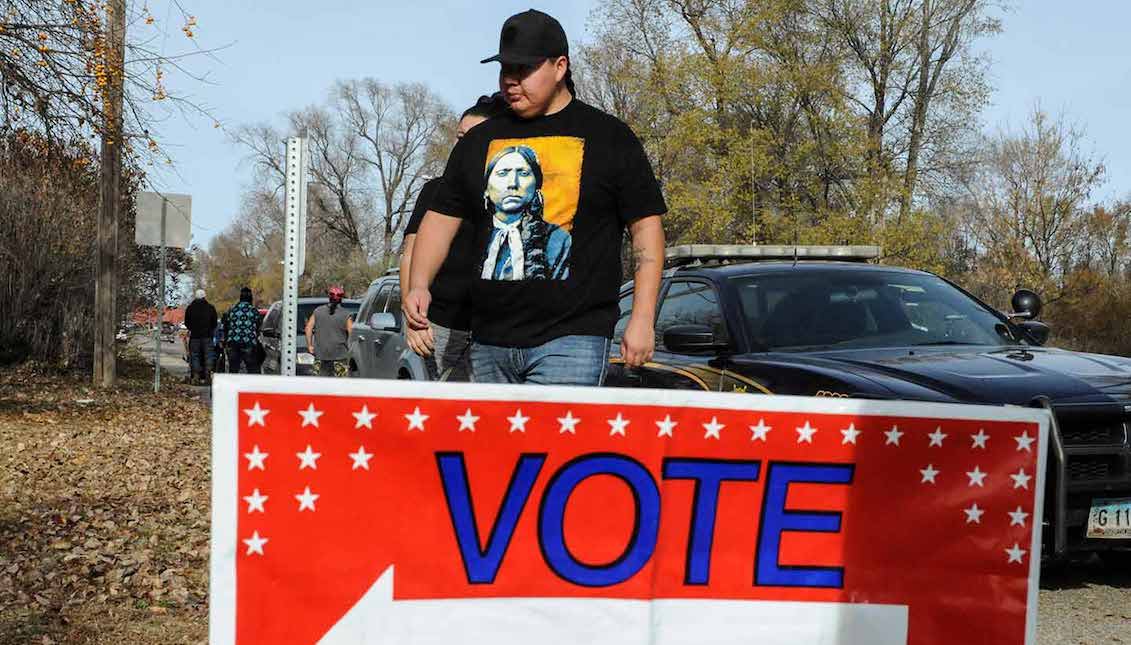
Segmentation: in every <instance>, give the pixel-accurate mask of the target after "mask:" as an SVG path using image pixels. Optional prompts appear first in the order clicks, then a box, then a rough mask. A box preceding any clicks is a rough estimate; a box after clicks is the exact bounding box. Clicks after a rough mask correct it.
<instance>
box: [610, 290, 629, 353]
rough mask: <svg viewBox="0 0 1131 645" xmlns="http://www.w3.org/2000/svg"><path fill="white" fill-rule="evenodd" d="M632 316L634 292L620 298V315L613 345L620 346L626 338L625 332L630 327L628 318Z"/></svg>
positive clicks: (614, 330)
mask: <svg viewBox="0 0 1131 645" xmlns="http://www.w3.org/2000/svg"><path fill="white" fill-rule="evenodd" d="M631 315H632V292H631V291H629V292H628V293H626V294H624V295H623V296H621V297H620V314H619V315H618V317H617V324H616V327H614V328H613V345H619V344H620V341H621V339H623V338H624V330H625V328H626V327H628V318H629V316H631Z"/></svg>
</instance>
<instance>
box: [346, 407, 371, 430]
mask: <svg viewBox="0 0 1131 645" xmlns="http://www.w3.org/2000/svg"><path fill="white" fill-rule="evenodd" d="M350 414H352V415H353V418H354V419H356V420H357V423H355V424H353V427H354V428H362V427H365V428H369V429H370V430H372V429H373V419H374V417H376V416H377V413H376V412H370V411H369V406H368V405H363V406H361V409H360V410H358V411H357V412H350Z"/></svg>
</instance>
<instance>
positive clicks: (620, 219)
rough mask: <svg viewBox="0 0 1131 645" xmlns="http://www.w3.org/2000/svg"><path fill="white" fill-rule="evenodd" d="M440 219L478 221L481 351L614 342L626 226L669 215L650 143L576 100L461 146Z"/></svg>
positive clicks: (476, 305)
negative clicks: (597, 339)
mask: <svg viewBox="0 0 1131 645" xmlns="http://www.w3.org/2000/svg"><path fill="white" fill-rule="evenodd" d="M443 179H444V180H443V182H442V183H441V185H440V187H439V189H438V190H437V192H436V196H435V198H434V199H433V201H432V204H431V209H432V210H434V211H436V212H438V213H442V214H444V215H448V216H451V217H459V218H462V219H467V220H471V221H472V223H473V224H474V230H475V239H474V244H473V246H472V256H473V258H474V259H475V266H474V278H475V279H474V281H473V283H472V288H471V296H472V297H471V304H472V317H471V332H472V337H473V338H474V339H475V341H476V342H480V343H485V344H488V345H502V346H506V347H533V346H535V345H541V344H543V343H545V342H547V341H549V340H553V339H554V338H559V337H561V336H569V335H589V336H604V337H611V336H612V332H613V326H614V324H615V323H616V318H617V313H618V310H617V295H618V291H619V289H620V285H621V283H622V281H623V276H622V274H621V261H620V251H621V243H622V240H623V239H624V231H625V226H626V225H627V224H629V223H630V222H632V221H633V220H636V219H638V218H640V217H644V216H648V215H663V214H664V213H666V212H667V206H666V205H665V204H664V198H663V195H662V193H661V192H660V186H659V183H658V182H657V181H656V177H655V175H654V174H653V172H652V166H651V164H650V163H649V162H648V157H647V156H646V155H645V154H644V148H643V146H642V145H641V144H640V140H639V139H637V138H636V135H635V134H633V132H632V130H630V129H629V127H628V126H627V125H625V124H624V123H623V122H621V121H620V120H619V119H617V118H615V117H613V116H610V115H608V114H605V113H604V112H601V111H600V110H598V109H596V108H594V107H591V106H589V105H586V104H585V103H582V102H581V101H579V100H577V99H576V98H575V99H573V100H571V101H570V102H569V104H567V105H566V107H565V108H563V109H562V110H560V111H558V112H556V113H554V114H550V115H546V116H542V117H538V118H535V119H529V120H525V119H521V118H519V117H517V116H515V115H513V114H507V115H504V116H500V117H496V118H494V119H491V120H489V121H487V122H485V123H483V124H482V125H479V126H477V127H476V128H475V129H473V130H471V131H470V132H468V133H467V134H466V135H465V136H464V137H463V138H462V139H460V141H459V142H458V143H457V144H456V147H455V149H454V150H453V151H452V154H451V157H449V159H448V165H447V168H446V169H445V170H444V176H443Z"/></svg>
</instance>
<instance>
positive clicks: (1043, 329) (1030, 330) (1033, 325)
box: [1017, 308, 1052, 345]
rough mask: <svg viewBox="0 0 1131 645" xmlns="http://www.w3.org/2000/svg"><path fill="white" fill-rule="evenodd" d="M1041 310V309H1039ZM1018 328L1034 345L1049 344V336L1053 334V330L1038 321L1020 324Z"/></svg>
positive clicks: (1027, 321)
mask: <svg viewBox="0 0 1131 645" xmlns="http://www.w3.org/2000/svg"><path fill="white" fill-rule="evenodd" d="M1038 309H1039V308H1038ZM1017 326H1018V327H1020V328H1021V331H1022V332H1023V333H1024V334H1025V338H1026V340H1028V341H1030V342H1032V343H1033V344H1034V345H1044V344H1045V343H1046V342H1048V339H1049V334H1051V333H1052V328H1051V327H1049V326H1048V325H1046V324H1045V323H1043V322H1040V321H1038V320H1026V321H1024V322H1021V323H1018V325H1017Z"/></svg>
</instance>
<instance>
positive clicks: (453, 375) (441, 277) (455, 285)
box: [400, 93, 507, 381]
mask: <svg viewBox="0 0 1131 645" xmlns="http://www.w3.org/2000/svg"><path fill="white" fill-rule="evenodd" d="M506 109H507V106H506V102H505V101H503V97H502V95H501V94H498V93H495V94H494V95H492V96H481V97H479V100H478V101H477V102H476V103H475V105H473V106H471V107H469V108H468V109H467V110H465V111H464V113H463V115H462V116H461V117H460V120H459V125H458V127H457V129H456V141H459V140H460V139H462V138H463V136H464V135H465V134H467V132H468V131H470V130H471V129H472V128H474V127H475V126H477V125H479V124H480V123H483V122H484V121H486V120H487V119H489V118H491V117H494V116H498V115H500V114H502V113H504V112H506ZM439 184H440V178H439V177H435V178H433V179H430V180H428V182H427V183H425V184H424V186H423V187H422V188H421V189H420V195H419V196H418V197H417V199H416V207H415V208H413V209H412V217H410V218H409V220H408V225H407V226H406V227H405V232H404V248H403V250H402V251H401V266H400V283H401V293H408V277H409V275H410V274H411V273H412V247H413V244H414V243H415V242H416V231H417V229H419V228H420V222H421V220H423V219H424V213H426V212H427V211H428V206H429V203H430V202H431V201H432V197H433V196H434V195H435V194H436V189H437V188H438V187H439ZM474 236H475V229H474V227H473V226H471V222H470V221H465V222H463V224H462V225H461V226H460V230H459V232H458V233H456V237H455V239H453V240H452V245H451V248H450V250H449V251H448V257H447V258H445V259H444V263H443V265H441V266H440V271H439V273H437V274H436V279H435V280H433V281H432V307H431V308H430V309H429V313H428V319H429V322H430V323H431V324H430V325H429V326H428V327H427V328H425V329H414V328H413V327H411V326H408V325H406V326H405V340H406V341H407V342H408V346H409V347H410V348H411V349H412V351H414V352H416V353H417V354H419V355H420V356H422V357H424V363H425V365H427V366H428V372H429V375H430V376H431V377H432V379H433V380H435V379H437V378H440V377H441V376H443V375H444V374H447V380H449V381H466V380H468V379H469V378H470V375H471V332H470V329H471V299H470V296H471V294H470V291H471V278H472V271H473V270H474V266H475V261H474V258H473V251H472V247H473V244H472V243H473V238H474Z"/></svg>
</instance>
